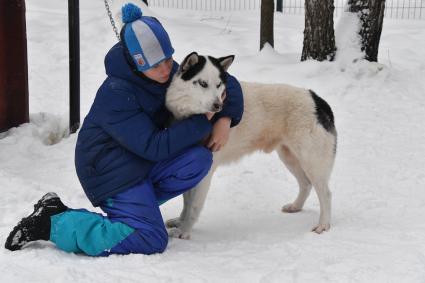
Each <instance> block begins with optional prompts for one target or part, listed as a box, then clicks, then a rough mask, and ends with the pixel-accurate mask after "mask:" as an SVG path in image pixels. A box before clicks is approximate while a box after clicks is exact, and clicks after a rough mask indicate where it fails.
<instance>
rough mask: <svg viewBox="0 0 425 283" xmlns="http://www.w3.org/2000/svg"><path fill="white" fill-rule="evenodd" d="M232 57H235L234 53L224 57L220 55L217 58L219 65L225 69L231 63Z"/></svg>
mask: <svg viewBox="0 0 425 283" xmlns="http://www.w3.org/2000/svg"><path fill="white" fill-rule="evenodd" d="M234 59H235V55H229V56H225V57H220V58H218V59H217V60H218V62H219V63H220V65H221V66H222V67H223V69H224V70H225V71H227V69H229V67H230V65H232V63H233V60H234Z"/></svg>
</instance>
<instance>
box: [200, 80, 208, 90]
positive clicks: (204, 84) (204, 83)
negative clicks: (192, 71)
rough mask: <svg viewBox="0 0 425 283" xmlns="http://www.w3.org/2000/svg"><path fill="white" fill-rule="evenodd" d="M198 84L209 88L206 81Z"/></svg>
mask: <svg viewBox="0 0 425 283" xmlns="http://www.w3.org/2000/svg"><path fill="white" fill-rule="evenodd" d="M198 83H199V85H200V86H202V87H203V88H207V87H208V83H207V82H206V81H201V80H198Z"/></svg>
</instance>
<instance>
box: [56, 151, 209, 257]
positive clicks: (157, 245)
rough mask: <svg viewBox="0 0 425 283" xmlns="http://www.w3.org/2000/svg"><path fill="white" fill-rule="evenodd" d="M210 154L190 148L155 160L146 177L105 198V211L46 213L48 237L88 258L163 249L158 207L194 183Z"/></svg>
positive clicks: (203, 172)
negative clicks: (101, 212)
mask: <svg viewBox="0 0 425 283" xmlns="http://www.w3.org/2000/svg"><path fill="white" fill-rule="evenodd" d="M211 164H212V154H211V152H210V151H209V150H208V149H206V148H205V147H202V146H197V147H193V148H191V149H189V150H187V151H185V152H183V153H182V154H181V155H178V156H177V157H174V158H171V159H169V160H165V161H161V162H158V163H157V164H156V165H155V166H154V167H153V168H152V170H151V172H150V173H149V175H148V177H147V178H146V179H145V180H144V181H143V182H142V183H141V184H139V185H137V186H134V187H132V188H129V189H128V190H126V191H124V192H121V193H119V194H117V195H115V196H113V197H111V198H109V199H107V200H106V201H104V202H103V203H102V204H101V205H100V208H101V209H102V210H103V211H104V212H105V213H106V215H107V216H103V215H102V214H99V213H93V212H89V211H87V210H85V209H69V210H67V211H65V212H63V213H60V214H57V215H54V216H52V217H51V231H50V240H51V241H52V242H54V243H55V244H56V246H57V247H58V248H60V249H62V250H64V251H67V252H75V253H85V254H87V255H91V256H108V255H110V254H129V253H141V254H153V253H160V252H163V251H164V250H165V248H166V246H167V243H168V234H167V230H166V229H165V226H164V222H163V219H162V216H161V212H160V210H159V205H160V204H162V203H164V202H165V201H167V200H169V199H171V198H173V197H175V196H178V195H180V194H182V193H184V192H185V191H187V190H189V189H191V188H193V187H195V186H196V185H197V184H198V183H199V182H200V181H201V180H202V179H203V178H204V177H205V176H206V174H207V173H208V171H209V169H210V167H211Z"/></svg>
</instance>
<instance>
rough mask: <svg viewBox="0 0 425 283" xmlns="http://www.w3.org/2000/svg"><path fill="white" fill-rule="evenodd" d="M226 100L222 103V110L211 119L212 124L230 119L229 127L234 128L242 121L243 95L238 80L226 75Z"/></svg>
mask: <svg viewBox="0 0 425 283" xmlns="http://www.w3.org/2000/svg"><path fill="white" fill-rule="evenodd" d="M226 80H227V82H226V94H227V96H226V100H225V102H224V107H223V110H221V111H220V112H219V113H217V114H215V115H214V117H213V122H216V121H217V120H218V119H220V118H222V117H229V118H230V119H232V122H231V124H230V126H231V127H234V126H236V125H237V124H239V122H240V121H241V119H242V114H243V110H244V108H243V94H242V89H241V85H240V84H239V82H238V80H237V79H236V78H235V77H234V76H232V75H230V74H229V73H226Z"/></svg>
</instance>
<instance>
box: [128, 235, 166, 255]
mask: <svg viewBox="0 0 425 283" xmlns="http://www.w3.org/2000/svg"><path fill="white" fill-rule="evenodd" d="M136 233H138V235H139V237H140V240H139V241H138V246H137V247H136V249H135V250H134V251H133V252H135V253H142V254H155V253H162V252H164V251H165V249H166V248H167V245H168V233H167V231H166V230H165V229H160V230H150V231H146V230H143V231H142V230H140V231H137V232H136Z"/></svg>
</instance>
